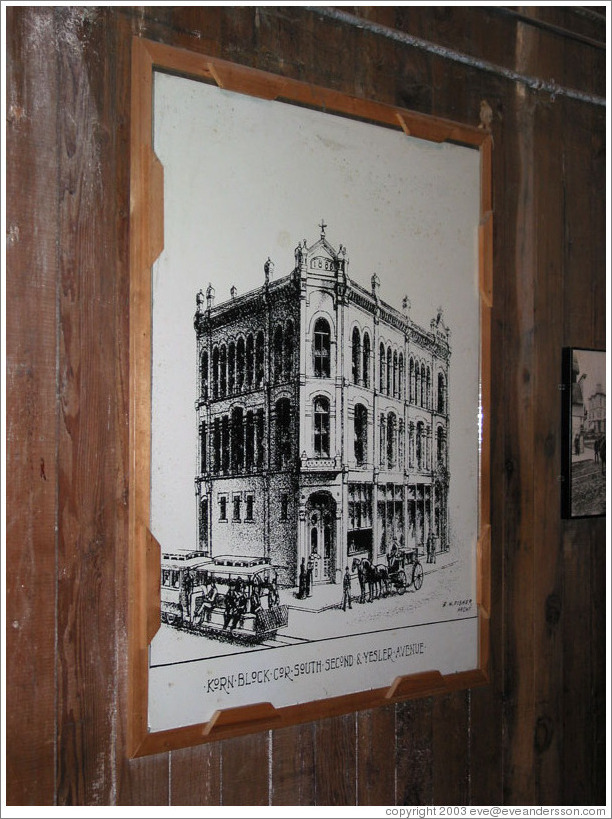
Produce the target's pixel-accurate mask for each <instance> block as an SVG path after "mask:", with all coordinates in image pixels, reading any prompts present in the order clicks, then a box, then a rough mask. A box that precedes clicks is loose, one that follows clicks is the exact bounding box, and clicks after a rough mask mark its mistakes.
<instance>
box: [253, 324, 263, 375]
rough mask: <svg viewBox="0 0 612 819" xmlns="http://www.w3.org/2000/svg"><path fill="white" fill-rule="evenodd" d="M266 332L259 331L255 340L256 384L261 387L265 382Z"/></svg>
mask: <svg viewBox="0 0 612 819" xmlns="http://www.w3.org/2000/svg"><path fill="white" fill-rule="evenodd" d="M264 344H265V342H264V332H263V330H260V331H259V332H258V333H257V340H256V342H255V386H256V387H261V386H262V385H263V382H264Z"/></svg>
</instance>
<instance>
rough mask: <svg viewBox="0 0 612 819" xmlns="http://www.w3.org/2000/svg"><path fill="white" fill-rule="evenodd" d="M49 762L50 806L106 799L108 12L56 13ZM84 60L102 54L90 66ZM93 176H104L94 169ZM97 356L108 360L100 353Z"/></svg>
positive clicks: (110, 605)
mask: <svg viewBox="0 0 612 819" xmlns="http://www.w3.org/2000/svg"><path fill="white" fill-rule="evenodd" d="M55 18H56V35H55V36H56V43H57V45H58V64H59V89H60V99H59V104H58V109H59V110H58V150H59V173H58V186H59V189H58V198H59V222H58V229H59V246H60V258H59V262H60V269H59V275H60V280H59V299H58V318H59V339H58V346H59V349H58V355H59V362H58V364H59V384H58V401H59V410H60V422H59V432H58V435H59V437H58V449H59V451H58V519H59V527H58V617H57V639H58V649H57V650H58V657H57V660H58V677H57V679H58V687H57V701H58V756H57V801H58V804H61V805H78V804H87V805H89V804H91V805H95V804H101V805H103V804H106V803H107V802H108V801H109V799H110V798H111V794H112V790H111V789H112V785H113V779H112V778H111V777H108V776H105V771H110V770H112V766H113V757H114V753H115V749H114V747H113V744H112V737H113V735H114V733H115V720H116V718H117V712H116V710H115V709H114V708H112V707H109V705H111V703H109V702H108V701H107V695H106V692H107V691H108V690H112V686H113V680H114V676H115V668H114V664H115V645H114V644H115V630H114V620H115V563H114V549H113V537H112V535H113V532H114V514H115V513H114V508H115V503H116V491H115V490H116V486H115V475H116V473H115V464H114V460H113V453H114V448H115V426H114V421H115V416H114V413H113V412H112V411H111V409H110V408H111V407H112V406H113V405H114V388H115V372H114V361H115V357H114V356H113V355H112V351H113V349H114V343H115V333H114V324H115V315H116V313H115V291H114V287H115V276H114V248H115V242H116V240H115V234H114V227H115V225H114V186H113V184H112V178H113V148H112V132H113V128H114V119H115V111H114V107H113V100H112V99H111V97H110V95H109V94H108V93H107V90H106V89H107V80H106V79H105V78H106V77H108V76H112V73H113V67H112V60H113V55H112V53H111V51H110V49H109V48H108V46H107V34H108V15H106V14H105V13H103V12H100V11H99V10H95V9H91V10H85V9H75V8H71V9H58V10H57V11H56V14H55ZM96 54H100V55H104V56H103V60H102V63H101V64H100V66H99V67H98V70H96V71H94V70H92V61H93V60H94V59H95V56H94V55H96ZM103 169H104V172H103ZM109 353H111V354H110V355H109Z"/></svg>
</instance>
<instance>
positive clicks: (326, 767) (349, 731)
mask: <svg viewBox="0 0 612 819" xmlns="http://www.w3.org/2000/svg"><path fill="white" fill-rule="evenodd" d="M356 744H357V725H356V715H355V714H348V715H346V716H344V717H333V718H331V719H325V720H321V721H320V722H317V723H316V725H315V788H316V792H315V796H316V801H315V804H316V805H355V804H356V802H357V779H356V773H357V749H356Z"/></svg>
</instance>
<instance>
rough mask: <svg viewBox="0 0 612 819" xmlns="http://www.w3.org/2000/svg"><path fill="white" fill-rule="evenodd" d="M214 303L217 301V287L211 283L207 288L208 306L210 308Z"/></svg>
mask: <svg viewBox="0 0 612 819" xmlns="http://www.w3.org/2000/svg"><path fill="white" fill-rule="evenodd" d="M214 303H215V288H214V287H213V286H212V284H209V285H208V287H207V288H206V306H207V307H208V309H209V310H210V308H211V307H212V306H213V304H214Z"/></svg>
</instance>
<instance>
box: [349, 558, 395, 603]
mask: <svg viewBox="0 0 612 819" xmlns="http://www.w3.org/2000/svg"><path fill="white" fill-rule="evenodd" d="M355 569H357V577H358V578H359V586H360V588H361V596H360V598H359V602H360V603H365V602H366V599H365V587H366V584H367V587H368V600H367V602H368V603H371V602H372V600H374V599H375V598H378V597H382V596H383V594H388V592H389V570H388V569H387V567H386V566H384V565H383V564H382V563H379V564H378V565H374V564H373V563H371V562H370V561H369V560H368V559H367V558H366V557H362V558H358V557H355V558H353V571H355Z"/></svg>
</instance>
